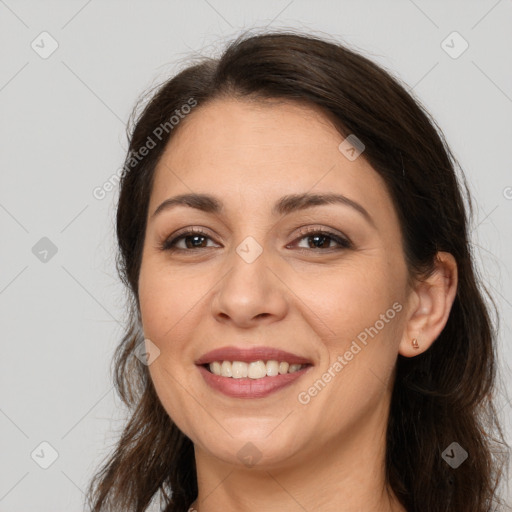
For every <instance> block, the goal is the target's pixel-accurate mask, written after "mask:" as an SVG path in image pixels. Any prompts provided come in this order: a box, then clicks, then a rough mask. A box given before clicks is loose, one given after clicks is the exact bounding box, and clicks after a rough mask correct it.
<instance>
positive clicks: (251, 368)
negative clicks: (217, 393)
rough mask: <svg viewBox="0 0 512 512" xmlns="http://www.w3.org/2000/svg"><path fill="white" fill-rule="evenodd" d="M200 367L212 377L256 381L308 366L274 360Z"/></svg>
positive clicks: (232, 362) (234, 362) (210, 364)
mask: <svg viewBox="0 0 512 512" xmlns="http://www.w3.org/2000/svg"><path fill="white" fill-rule="evenodd" d="M202 366H203V368H205V369H206V370H208V371H209V372H210V373H213V374H214V375H220V376H222V377H227V378H229V379H245V378H249V379H253V380H257V379H263V378H266V377H276V376H277V375H286V374H290V373H295V372H298V371H300V370H302V369H303V368H306V366H310V365H307V364H296V363H292V364H290V363H289V362H287V361H277V360H275V359H270V360H268V361H263V360H261V359H260V360H258V361H251V362H248V363H247V362H245V361H214V362H213V363H206V364H204V365H202Z"/></svg>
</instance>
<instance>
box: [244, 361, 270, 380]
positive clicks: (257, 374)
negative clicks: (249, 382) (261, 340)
mask: <svg viewBox="0 0 512 512" xmlns="http://www.w3.org/2000/svg"><path fill="white" fill-rule="evenodd" d="M266 375H267V366H266V365H265V362H264V361H256V362H253V363H249V370H248V372H247V376H248V377H249V378H250V379H261V378H262V377H266Z"/></svg>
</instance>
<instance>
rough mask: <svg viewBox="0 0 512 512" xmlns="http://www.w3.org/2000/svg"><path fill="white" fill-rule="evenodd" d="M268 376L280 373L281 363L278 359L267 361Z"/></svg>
mask: <svg viewBox="0 0 512 512" xmlns="http://www.w3.org/2000/svg"><path fill="white" fill-rule="evenodd" d="M266 370H267V377H275V376H276V375H279V363H278V362H277V361H267V366H266Z"/></svg>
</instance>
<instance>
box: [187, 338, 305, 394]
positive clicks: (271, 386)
mask: <svg viewBox="0 0 512 512" xmlns="http://www.w3.org/2000/svg"><path fill="white" fill-rule="evenodd" d="M195 364H196V365H197V367H198V368H199V370H200V372H201V374H202V376H203V378H204V380H205V382H206V383H207V384H208V385H209V386H210V387H211V388H213V389H214V390H216V391H220V392H221V393H223V394H224V395H228V396H230V397H236V398H263V397H265V396H268V395H269V394H271V393H273V392H276V391H278V390H280V389H282V388H284V387H286V386H288V385H290V384H291V383H292V382H295V381H296V380H297V379H298V378H300V377H301V376H302V375H304V374H305V373H306V372H307V371H308V370H309V369H310V368H311V367H312V366H313V364H312V362H311V361H310V360H308V359H306V358H304V357H302V356H298V355H296V354H292V353H290V352H285V351H282V350H278V349H272V348H267V347H253V348H250V349H247V348H246V349H238V348H236V347H225V348H221V349H217V350H214V351H212V352H208V353H207V354H205V355H203V356H202V357H201V358H199V359H198V360H197V361H195Z"/></svg>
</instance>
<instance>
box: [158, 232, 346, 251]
mask: <svg viewBox="0 0 512 512" xmlns="http://www.w3.org/2000/svg"><path fill="white" fill-rule="evenodd" d="M194 235H195V236H197V235H200V236H202V237H205V238H209V239H211V237H210V236H209V235H208V233H206V232H204V231H202V230H201V229H195V228H190V229H188V230H187V231H186V232H184V233H180V234H178V236H176V237H174V238H171V237H169V238H168V239H166V240H164V241H163V242H162V243H161V244H160V246H159V248H160V250H162V251H168V252H176V251H181V252H193V251H197V250H200V249H210V247H196V248H192V249H182V248H176V247H175V245H176V243H177V242H179V241H180V240H181V239H185V238H188V237H191V236H194ZM315 235H320V236H323V237H326V238H330V239H331V240H333V241H334V242H336V243H337V244H338V245H339V247H337V248H328V249H320V248H318V249H310V248H308V249H305V248H303V247H300V248H299V251H301V252H303V251H306V252H310V251H313V252H332V251H333V250H334V251H341V250H346V249H352V247H353V245H352V242H351V241H350V240H349V239H348V238H343V237H341V236H339V235H337V234H335V233H332V232H330V231H326V230H323V229H317V228H308V229H305V230H303V231H302V232H301V233H300V234H299V237H298V238H296V239H295V241H297V240H299V241H300V240H302V239H303V238H310V237H313V236H315Z"/></svg>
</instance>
